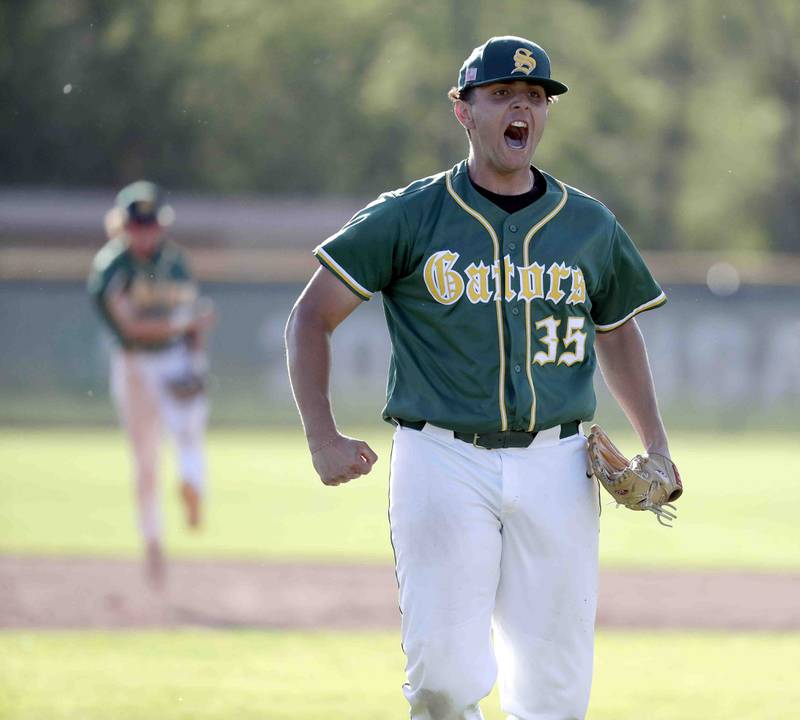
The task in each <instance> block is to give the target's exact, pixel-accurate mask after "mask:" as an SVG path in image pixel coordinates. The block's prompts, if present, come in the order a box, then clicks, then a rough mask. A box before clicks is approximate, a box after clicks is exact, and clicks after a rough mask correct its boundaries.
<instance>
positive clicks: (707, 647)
mask: <svg viewBox="0 0 800 720" xmlns="http://www.w3.org/2000/svg"><path fill="white" fill-rule="evenodd" d="M0 657H2V662H0V718H3V720H68V719H69V720H73V719H78V718H79V719H80V720H109V718H113V720H230V718H236V719H237V720H250V719H252V720H256V719H258V720H265V719H269V720H320V719H321V718H325V720H351V719H352V718H358V720H387V718H403V717H407V716H408V715H407V712H408V711H407V706H406V704H405V700H404V698H403V696H402V694H401V691H400V685H401V684H402V682H403V679H404V678H403V657H402V654H401V652H400V648H399V644H398V640H397V637H396V636H395V634H393V633H380V634H368V633H364V634H358V633H357V634H347V635H344V634H334V633H324V634H323V633H320V634H316V633H308V634H305V633H262V632H239V633H230V632H196V631H181V632H174V633H154V632H147V633H72V632H60V633H52V632H48V633H18V632H13V633H8V632H7V633H0ZM798 666H800V636H798V635H783V636H778V635H761V634H758V635H722V634H683V633H680V634H671V633H642V634H630V633H608V632H605V633H600V634H599V636H598V641H597V656H596V661H595V667H596V672H595V682H594V689H593V691H592V699H591V705H590V711H589V716H588V717H589V718H590V719H591V720H641V719H642V718H646V719H647V720H676V718H680V719H681V720H708V718H714V719H716V718H720V719H722V718H724V719H725V720H783V719H786V720H788V719H789V718H794V717H797V715H796V712H797V706H798V703H800V688H798V686H797V683H796V682H795V679H796V668H797V667H798ZM498 704H499V701H498V699H497V694H496V691H495V692H494V693H493V694H492V695H491V696H490V697H489V698H487V699H486V700H485V701H484V703H483V709H484V714H485V716H486V720H500V718H502V717H503V715H502V714H501V712H500V710H499V706H498Z"/></svg>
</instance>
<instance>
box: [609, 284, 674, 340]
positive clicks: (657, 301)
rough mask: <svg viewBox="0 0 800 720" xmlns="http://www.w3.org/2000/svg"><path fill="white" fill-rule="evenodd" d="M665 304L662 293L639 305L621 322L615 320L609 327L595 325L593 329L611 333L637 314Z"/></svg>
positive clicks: (665, 298) (665, 299)
mask: <svg viewBox="0 0 800 720" xmlns="http://www.w3.org/2000/svg"><path fill="white" fill-rule="evenodd" d="M665 302H667V296H666V295H665V294H664V293H663V292H662V293H661V294H660V295H659V296H658V297H656V298H653V299H652V300H648V301H647V302H646V303H643V304H642V305H639V307H637V308H636V309H635V310H632V311H631V312H629V313H628V314H627V315H626V316H625V317H624V318H622V320H617V322H614V323H611V324H610V325H595V326H594V329H595V330H596V331H597V332H600V333H605V332H611V331H612V330H616V329H617V328H618V327H619V326H620V325H624V324H625V323H626V322H628V320H630V319H631V318H632V317H634V316H636V315H638V314H639V313H643V312H644V311H645V310H652V309H653V308H657V307H658V306H659V305H663V304H664V303H665Z"/></svg>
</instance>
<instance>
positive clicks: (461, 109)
mask: <svg viewBox="0 0 800 720" xmlns="http://www.w3.org/2000/svg"><path fill="white" fill-rule="evenodd" d="M453 112H454V113H455V115H456V119H457V120H458V122H460V123H461V126H462V127H463V128H464V129H465V130H472V129H474V127H475V121H474V120H473V119H472V106H471V105H470V104H469V103H468V102H464V101H463V100H456V101H455V102H454V103H453Z"/></svg>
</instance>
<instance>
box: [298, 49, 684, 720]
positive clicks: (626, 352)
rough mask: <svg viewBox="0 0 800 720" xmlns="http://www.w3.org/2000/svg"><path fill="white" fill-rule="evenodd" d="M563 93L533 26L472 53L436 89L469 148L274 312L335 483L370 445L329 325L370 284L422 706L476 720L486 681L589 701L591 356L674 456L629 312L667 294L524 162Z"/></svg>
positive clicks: (510, 702) (364, 469)
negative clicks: (340, 370) (334, 365)
mask: <svg viewBox="0 0 800 720" xmlns="http://www.w3.org/2000/svg"><path fill="white" fill-rule="evenodd" d="M565 92H567V87H566V85H564V84H562V83H560V82H558V81H556V80H554V79H553V78H552V77H551V74H550V60H549V58H548V56H547V54H546V53H545V51H544V50H543V49H542V48H541V47H540V46H539V45H537V44H535V43H533V42H531V41H530V40H526V39H523V38H519V37H494V38H491V39H490V40H488V41H487V42H486V43H485V44H483V45H481V46H480V47H478V48H476V49H475V50H474V51H473V52H472V53H471V54H470V56H469V57H468V58H467V59H466V61H465V62H464V64H463V66H462V67H461V70H460V73H459V76H458V84H457V86H456V87H454V88H452V89H451V91H450V94H449V95H450V99H451V100H452V103H453V109H454V112H455V116H456V118H457V119H458V122H459V123H460V124H461V125H462V126H463V128H464V129H465V130H466V133H467V136H468V140H469V156H468V158H467V159H466V160H464V161H462V162H460V163H458V164H457V165H455V166H454V167H453V168H451V169H449V170H447V171H446V172H442V173H439V174H437V175H434V176H432V177H428V178H424V179H421V180H417V181H416V182H413V183H411V184H410V185H408V186H407V187H405V188H402V189H399V190H395V191H392V192H386V193H384V194H382V195H381V196H380V197H379V198H378V199H377V200H375V201H374V202H372V203H371V204H369V205H368V206H367V207H365V208H364V209H363V210H360V211H359V212H357V213H356V215H355V216H354V217H353V218H352V219H351V220H350V221H349V222H348V223H347V224H346V225H345V226H344V227H343V228H342V229H341V230H340V231H339V232H337V233H336V234H335V235H333V236H332V237H331V238H329V239H328V240H327V241H325V242H324V243H323V244H321V245H320V246H319V247H318V248H317V249H316V250H315V254H316V257H317V259H318V260H319V262H320V263H321V265H322V267H321V268H319V269H318V270H317V272H316V273H315V275H314V276H313V277H312V279H311V281H310V282H309V284H308V286H307V287H306V288H305V290H304V291H303V293H302V294H301V296H300V298H299V299H298V301H297V303H296V305H295V307H294V309H293V310H292V313H291V316H290V318H289V322H288V324H287V332H286V341H287V350H288V362H289V371H290V375H291V380H292V386H293V391H294V394H295V398H296V401H297V405H298V408H299V410H300V414H301V416H302V420H303V423H304V427H305V432H306V435H307V439H308V445H309V450H310V453H311V458H312V461H313V464H314V467H315V469H316V471H317V473H318V474H319V476H320V478H321V480H322V482H323V483H325V484H326V485H339V484H341V483H346V482H348V481H349V480H352V479H354V478H357V477H359V476H361V475H365V474H366V473H368V472H370V470H371V469H372V467H373V465H374V463H375V462H376V461H377V457H376V455H375V453H374V452H373V450H372V449H371V448H370V447H369V446H368V445H367V444H366V443H364V442H362V441H360V440H357V439H354V438H350V437H346V436H344V435H342V434H341V433H340V432H339V431H338V429H337V427H336V424H335V421H334V419H333V416H332V413H331V407H330V402H329V393H328V375H329V369H330V345H329V338H330V335H331V333H332V332H333V331H334V329H335V328H336V327H337V326H338V325H339V323H341V322H342V321H343V320H344V319H345V318H346V317H347V316H348V315H349V314H350V313H351V312H352V311H353V310H354V309H355V308H356V307H357V306H358V305H359V304H360V303H361V302H363V301H365V300H369V299H370V298H371V297H372V296H373V295H374V294H375V293H376V292H379V291H380V292H381V293H382V294H383V304H384V308H385V312H386V320H387V323H388V328H389V334H390V337H391V341H392V357H391V364H390V368H389V381H388V390H387V396H388V397H387V402H386V407H385V408H384V411H383V417H384V419H386V420H388V421H390V422H392V423H394V424H395V425H396V426H397V427H396V430H395V435H394V444H393V451H392V457H391V467H390V500H389V502H390V507H389V520H390V527H391V539H392V544H393V547H394V552H395V562H396V570H397V578H398V583H399V597H400V609H401V612H402V641H403V642H402V646H403V650H404V652H405V654H406V657H407V665H406V672H407V679H408V681H407V683H406V684H405V685H404V688H403V689H404V693H405V696H406V698H407V699H408V702H409V704H410V707H411V718H414V719H415V720H455V719H463V720H467V719H469V720H475V719H477V718H481V717H482V714H481V711H480V709H479V705H478V704H479V701H480V700H481V698H483V697H485V696H486V695H487V694H488V693H489V692H490V690H491V688H492V686H493V685H494V683H495V681H496V679H499V690H500V697H501V702H502V706H503V709H504V711H505V712H506V713H508V717H509V718H512V719H517V720H534V719H535V720H556V719H558V720H566V719H567V718H583V717H584V716H585V713H586V709H587V705H588V700H589V689H590V683H591V675H592V657H593V640H594V621H595V608H596V601H597V571H598V558H597V549H598V529H599V518H598V516H599V512H600V508H599V498H598V488H597V485H596V483H595V482H594V481H593V480H592V479H591V478H590V477H589V476H587V447H586V439H585V437H584V435H583V432H582V427H581V423H582V422H583V421H585V420H588V419H590V418H591V417H592V416H593V414H594V411H595V396H594V391H593V386H592V377H593V375H594V370H595V366H596V364H597V363H598V361H599V363H600V365H601V367H602V370H603V373H604V375H605V379H606V381H607V383H608V385H609V387H610V389H611V391H612V393H613V394H614V395H615V397H616V399H617V400H618V401H619V403H620V404H621V405H622V407H623V408H624V410H625V412H626V413H627V415H628V417H629V419H630V421H631V423H632V424H633V426H634V428H635V429H636V431H637V432H638V434H639V436H640V438H641V440H642V442H643V443H644V446H645V447H646V448H647V449H648V450H649V451H653V452H659V453H662V454H663V455H665V456H668V455H669V449H668V446H667V437H666V433H665V431H664V427H663V425H662V422H661V419H660V417H659V413H658V410H657V405H656V398H655V393H654V389H653V383H652V380H651V375H650V369H649V366H648V361H647V356H646V352H645V346H644V343H643V340H642V336H641V333H640V331H639V329H638V327H637V324H636V321H635V319H634V316H636V315H637V314H638V313H641V312H642V311H645V310H649V309H651V308H655V307H658V306H659V305H661V304H662V303H664V302H665V299H666V298H665V296H664V293H663V292H662V291H661V288H660V287H659V286H658V285H657V284H656V282H655V281H654V280H653V278H652V277H651V275H650V273H649V272H648V270H647V268H646V266H645V264H644V262H643V261H642V258H641V257H640V255H639V253H638V251H637V250H636V248H635V246H634V245H633V243H632V242H631V240H630V238H629V237H628V235H627V234H626V232H625V230H624V229H623V228H622V226H621V225H620V224H619V223H618V222H617V220H616V219H615V217H614V215H613V214H612V213H611V212H610V211H609V210H608V209H607V208H606V207H605V206H604V205H603V204H602V203H600V202H599V201H597V200H595V199H594V198H592V197H589V196H588V195H586V194H584V193H582V192H581V191H580V190H577V189H575V188H573V187H570V186H568V185H566V184H565V183H563V182H562V181H561V180H558V179H557V178H555V177H552V176H551V175H548V174H547V173H545V172H544V171H542V170H540V169H538V168H536V167H534V166H533V165H532V164H531V161H532V158H533V155H534V152H535V151H536V148H537V146H538V144H539V142H540V140H541V138H542V133H543V132H544V129H545V126H546V124H547V121H548V115H549V112H550V108H551V105H552V102H553V101H554V100H555V98H556V97H557V96H559V95H561V94H563V93H565Z"/></svg>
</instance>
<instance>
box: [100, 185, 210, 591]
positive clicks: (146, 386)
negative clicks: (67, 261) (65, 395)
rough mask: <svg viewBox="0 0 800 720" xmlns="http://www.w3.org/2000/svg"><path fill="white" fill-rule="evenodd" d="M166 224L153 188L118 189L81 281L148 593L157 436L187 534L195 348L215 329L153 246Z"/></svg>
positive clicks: (201, 480)
mask: <svg viewBox="0 0 800 720" xmlns="http://www.w3.org/2000/svg"><path fill="white" fill-rule="evenodd" d="M173 219H174V212H173V211H172V208H171V207H170V206H168V205H165V204H164V202H163V195H162V192H161V190H160V189H159V188H158V186H156V185H154V184H153V183H150V182H145V181H139V182H135V183H133V184H131V185H128V186H127V187H125V188H123V189H122V190H121V191H120V192H119V194H118V195H117V198H116V203H115V206H114V207H113V208H111V209H110V210H109V211H108V212H107V213H106V216H105V229H106V234H107V236H108V242H107V243H106V245H105V246H104V247H103V248H102V249H101V250H100V252H98V253H97V255H96V256H95V258H94V262H93V264H92V271H91V274H90V277H89V293H90V295H91V296H92V297H93V299H94V301H95V303H96V306H97V308H98V310H99V312H100V315H101V317H102V318H103V320H104V322H105V323H106V325H107V326H108V328H109V329H110V330H111V332H112V334H113V336H114V338H115V340H116V343H115V347H114V348H113V350H112V353H111V394H112V397H113V399H114V404H115V405H116V408H117V413H118V415H119V418H120V422H121V423H122V426H123V428H124V430H125V432H126V434H127V437H128V440H129V444H130V450H131V455H132V458H131V459H132V463H133V475H134V480H135V485H136V498H137V503H138V516H139V528H140V531H141V534H142V538H143V540H144V544H145V559H146V573H147V577H148V580H149V581H150V582H151V584H153V585H154V586H156V587H158V586H161V585H162V584H163V580H164V559H163V547H162V517H161V508H160V503H159V488H158V463H159V450H160V445H161V439H162V434H163V430H164V429H166V430H168V431H169V433H170V434H171V435H172V437H173V439H174V442H175V446H176V450H177V466H178V472H179V477H180V481H181V484H180V497H181V500H182V503H183V506H184V511H185V515H186V522H187V525H188V526H189V527H190V528H191V529H197V528H199V527H200V524H201V515H202V500H203V496H204V493H205V486H206V461H205V448H204V443H205V430H206V424H207V419H208V396H207V393H206V375H207V370H208V363H207V358H206V353H205V349H204V347H205V339H206V335H207V333H208V331H209V330H210V328H211V326H212V325H213V323H214V319H215V316H214V310H213V306H212V304H211V302H210V300H208V299H206V298H201V297H199V296H198V288H197V284H196V282H195V281H194V280H193V279H192V276H191V273H190V271H189V267H188V265H187V263H186V260H185V258H184V254H183V252H182V251H181V250H180V248H178V247H177V246H176V245H175V244H174V243H173V242H171V241H169V240H167V239H165V238H164V236H163V233H164V229H165V227H166V226H168V225H169V224H171V222H172V220H173Z"/></svg>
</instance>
